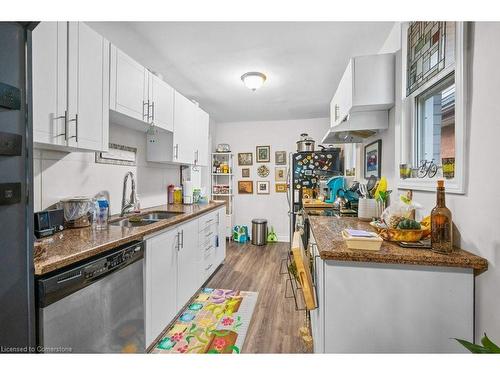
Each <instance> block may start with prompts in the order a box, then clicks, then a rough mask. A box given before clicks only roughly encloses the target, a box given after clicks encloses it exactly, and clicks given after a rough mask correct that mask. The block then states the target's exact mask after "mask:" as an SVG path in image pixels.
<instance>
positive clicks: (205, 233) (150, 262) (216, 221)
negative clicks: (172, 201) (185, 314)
mask: <svg viewBox="0 0 500 375" xmlns="http://www.w3.org/2000/svg"><path fill="white" fill-rule="evenodd" d="M224 210H225V209H224V208H222V209H218V210H214V211H211V212H209V213H207V214H204V215H202V216H200V217H199V218H196V219H193V220H190V221H187V222H185V223H182V224H180V225H178V226H177V227H175V228H171V229H168V230H165V231H163V232H160V233H158V234H153V235H150V236H149V237H148V238H146V255H145V262H144V264H145V269H144V279H145V282H144V285H145V302H144V305H145V307H144V311H145V329H146V347H149V346H150V345H151V344H152V343H153V342H154V340H156V339H157V338H158V336H159V335H160V334H161V333H162V332H163V330H164V329H165V328H166V327H167V326H168V324H169V323H170V322H171V321H172V319H173V318H174V317H175V316H176V315H177V314H178V313H179V312H180V310H181V309H182V307H183V306H184V305H185V304H186V303H187V302H188V301H189V300H190V299H191V297H193V296H194V295H195V293H196V292H197V290H198V289H199V288H200V287H201V286H202V285H203V284H204V283H205V282H206V280H207V279H208V278H209V277H210V276H211V275H212V274H213V273H214V271H215V270H216V269H217V267H218V266H219V265H220V264H221V263H222V262H223V261H224V258H225V254H226V243H225V237H222V238H221V239H219V238H220V235H219V233H223V231H224V220H223V217H224V212H225V211H224Z"/></svg>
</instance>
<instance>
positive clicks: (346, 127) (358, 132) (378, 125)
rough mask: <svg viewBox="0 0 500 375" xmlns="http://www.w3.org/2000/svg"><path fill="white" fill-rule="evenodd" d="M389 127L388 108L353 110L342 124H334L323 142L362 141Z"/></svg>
mask: <svg viewBox="0 0 500 375" xmlns="http://www.w3.org/2000/svg"><path fill="white" fill-rule="evenodd" d="M388 127H389V112H388V111H386V110H382V111H360V112H352V113H350V114H349V115H348V116H346V118H345V119H344V121H342V122H341V123H340V124H338V125H336V126H332V127H331V128H330V130H328V132H327V133H326V134H325V136H324V137H323V139H322V141H321V143H323V144H342V143H362V142H363V141H364V140H365V138H369V137H371V136H373V135H375V134H376V133H377V132H378V131H379V130H384V129H387V128H388Z"/></svg>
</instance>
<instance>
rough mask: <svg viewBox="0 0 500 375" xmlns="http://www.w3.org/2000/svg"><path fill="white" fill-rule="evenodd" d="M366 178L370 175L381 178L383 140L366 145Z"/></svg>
mask: <svg viewBox="0 0 500 375" xmlns="http://www.w3.org/2000/svg"><path fill="white" fill-rule="evenodd" d="M364 161H365V168H364V169H365V178H366V179H368V178H370V176H375V177H378V178H380V177H381V172H382V140H381V139H379V140H378V141H375V142H372V143H370V144H369V145H366V146H365V158H364Z"/></svg>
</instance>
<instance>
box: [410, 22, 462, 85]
mask: <svg viewBox="0 0 500 375" xmlns="http://www.w3.org/2000/svg"><path fill="white" fill-rule="evenodd" d="M407 46H408V49H407V51H408V56H407V59H408V60H407V80H406V82H407V84H406V94H407V95H410V94H411V93H412V92H414V91H415V90H416V89H418V88H419V87H421V86H422V85H423V84H425V83H426V82H428V81H429V80H430V79H431V78H432V77H434V76H435V75H436V74H438V73H439V72H440V71H442V70H444V69H445V68H447V67H448V66H450V65H452V64H453V63H454V62H455V23H454V22H440V21H434V22H420V21H419V22H411V23H410V25H409V27H408V39H407Z"/></svg>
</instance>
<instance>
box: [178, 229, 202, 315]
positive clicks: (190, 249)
mask: <svg viewBox="0 0 500 375" xmlns="http://www.w3.org/2000/svg"><path fill="white" fill-rule="evenodd" d="M178 231H179V251H178V254H177V309H178V310H179V309H181V308H182V306H184V305H185V304H186V303H187V302H188V301H189V299H190V298H191V297H192V296H193V294H194V293H196V290H197V289H198V288H199V287H200V286H201V280H202V275H201V272H200V264H201V252H200V251H199V247H198V241H197V240H198V236H197V234H198V220H192V221H189V222H187V223H186V224H183V225H181V226H179V227H178Z"/></svg>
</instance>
